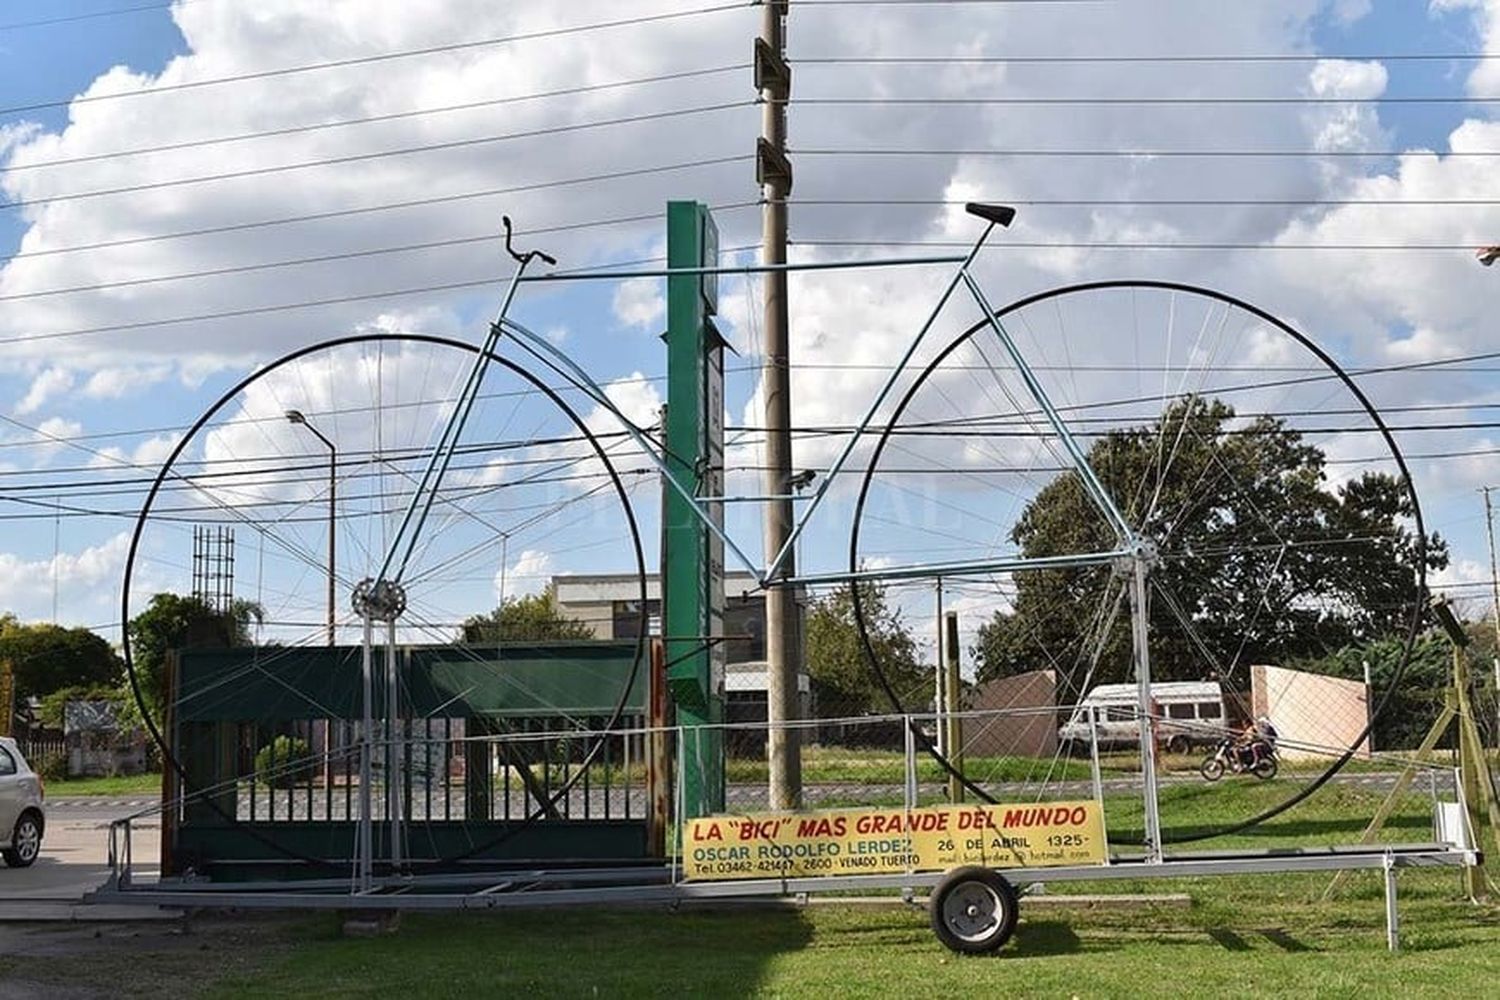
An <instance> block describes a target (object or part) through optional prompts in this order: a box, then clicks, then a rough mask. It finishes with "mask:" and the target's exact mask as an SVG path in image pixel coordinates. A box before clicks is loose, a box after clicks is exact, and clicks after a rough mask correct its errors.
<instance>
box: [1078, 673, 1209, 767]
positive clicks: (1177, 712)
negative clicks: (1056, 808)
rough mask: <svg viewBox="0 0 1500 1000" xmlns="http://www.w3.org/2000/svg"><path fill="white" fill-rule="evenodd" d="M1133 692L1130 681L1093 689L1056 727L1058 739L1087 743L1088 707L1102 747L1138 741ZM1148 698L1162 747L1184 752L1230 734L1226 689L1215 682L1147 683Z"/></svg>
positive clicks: (1135, 700) (1129, 744)
mask: <svg viewBox="0 0 1500 1000" xmlns="http://www.w3.org/2000/svg"><path fill="white" fill-rule="evenodd" d="M1137 691H1138V689H1137V687H1136V685H1134V684H1100V685H1099V686H1097V687H1095V688H1094V689H1093V690H1092V691H1090V692H1089V693H1088V694H1087V695H1086V696H1084V698H1083V699H1082V700H1081V701H1079V702H1078V704H1077V705H1076V706H1074V708H1073V711H1072V714H1071V715H1070V716H1069V717H1068V721H1067V722H1065V723H1063V725H1062V726H1061V727H1060V728H1059V729H1058V731H1057V738H1058V740H1059V741H1060V742H1062V743H1067V742H1069V741H1074V742H1077V743H1080V744H1082V745H1083V746H1084V747H1087V746H1088V742H1089V709H1091V708H1092V709H1093V710H1094V716H1095V720H1096V724H1097V726H1098V731H1099V745H1100V746H1113V747H1119V746H1136V745H1138V744H1139V743H1140V735H1141V732H1140V728H1139V725H1138V723H1137V714H1138V713H1137V704H1138V702H1137V697H1138V695H1137ZM1151 700H1152V701H1153V702H1154V703H1155V706H1156V708H1155V711H1156V713H1157V714H1158V717H1159V718H1160V720H1161V721H1160V722H1159V724H1158V726H1157V732H1158V734H1159V735H1160V740H1161V745H1162V746H1165V747H1166V748H1167V749H1168V750H1169V751H1171V752H1172V753H1187V752H1188V751H1189V750H1191V749H1192V748H1193V747H1195V746H1206V745H1212V744H1214V743H1217V742H1218V741H1219V740H1221V739H1223V738H1224V735H1225V734H1226V733H1227V732H1228V728H1229V727H1228V722H1227V720H1226V718H1225V712H1224V690H1223V688H1221V687H1220V686H1219V684H1218V682H1217V681H1161V682H1159V683H1156V684H1152V685H1151Z"/></svg>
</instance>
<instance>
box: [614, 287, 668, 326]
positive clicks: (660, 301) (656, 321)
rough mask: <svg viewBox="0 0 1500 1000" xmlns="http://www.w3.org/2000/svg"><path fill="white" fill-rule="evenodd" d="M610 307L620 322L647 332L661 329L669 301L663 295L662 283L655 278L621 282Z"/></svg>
mask: <svg viewBox="0 0 1500 1000" xmlns="http://www.w3.org/2000/svg"><path fill="white" fill-rule="evenodd" d="M610 305H611V308H612V309H613V310H614V314H615V319H617V320H618V321H619V322H621V323H622V324H624V325H625V326H635V327H640V328H641V329H642V330H647V331H651V330H656V329H657V328H658V327H660V326H661V323H662V319H663V317H665V316H666V314H667V300H666V297H665V296H663V295H662V290H661V282H660V281H658V280H657V279H655V278H632V279H631V280H629V281H623V282H621V283H620V284H619V286H618V287H617V288H616V289H615V296H614V300H613V301H612V302H611V304H610Z"/></svg>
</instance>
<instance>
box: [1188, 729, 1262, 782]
mask: <svg viewBox="0 0 1500 1000" xmlns="http://www.w3.org/2000/svg"><path fill="white" fill-rule="evenodd" d="M1251 754H1252V757H1251V761H1252V762H1251V763H1249V764H1246V763H1245V762H1244V761H1243V760H1242V759H1241V757H1240V747H1238V746H1236V745H1235V742H1234V740H1228V739H1227V740H1224V741H1222V742H1221V743H1220V744H1219V745H1218V746H1217V747H1215V748H1214V752H1213V753H1211V754H1209V755H1208V756H1207V757H1205V758H1204V760H1203V763H1202V764H1199V765H1198V773H1199V774H1201V775H1203V780H1205V781H1218V780H1219V779H1220V778H1222V777H1223V776H1224V772H1226V771H1228V772H1229V773H1230V774H1244V773H1246V772H1249V773H1250V774H1253V775H1255V776H1256V777H1257V778H1260V779H1261V780H1262V781H1264V780H1267V779H1269V778H1274V777H1276V766H1277V765H1276V748H1275V747H1273V746H1272V745H1271V744H1269V743H1264V742H1261V743H1256V744H1255V745H1254V746H1253V747H1252V749H1251Z"/></svg>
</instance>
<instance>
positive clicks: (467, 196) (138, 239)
mask: <svg viewBox="0 0 1500 1000" xmlns="http://www.w3.org/2000/svg"><path fill="white" fill-rule="evenodd" d="M735 159H745V157H729V158H727V159H726V160H725V161H724V162H730V161H732V160H735ZM709 162H718V161H709ZM689 165H699V164H698V163H694V164H689ZM656 169H661V170H668V169H673V168H671V167H662V168H653V169H652V170H645V171H637V172H635V173H631V174H627V175H623V176H636V174H638V173H652V172H654V171H655V170H656ZM612 177H613V175H610V177H609V178H607V179H612ZM527 190H530V188H527ZM516 191H517V189H516V188H509V187H505V188H485V189H484V190H482V191H466V192H463V193H461V194H448V195H436V196H434V197H431V198H414V199H411V200H409V201H393V202H386V203H384V204H380V205H368V206H365V207H362V208H340V209H333V210H331V211H327V212H313V213H309V214H307V215H291V216H283V217H281V218H278V219H261V220H258V221H255V222H236V223H229V224H227V225H222V226H206V227H204V228H201V229H186V230H179V231H177V232H175V233H157V234H154V235H150V236H131V237H126V238H124V239H118V240H105V241H102V242H99V243H81V244H77V245H75V246H69V247H55V248H51V249H42V250H29V251H23V252H21V253H16V254H12V255H11V257H10V258H9V259H10V260H17V259H20V258H23V257H46V256H51V255H53V254H62V253H82V252H85V251H89V250H108V249H113V248H115V247H122V246H132V245H134V244H138V243H157V242H165V241H167V240H180V239H188V238H190V237H195V236H214V235H218V234H220V233H232V232H242V231H244V230H247V229H262V228H268V227H271V226H285V225H292V224H295V223H301V222H320V221H323V220H325V219H339V218H345V217H349V216H356V215H369V214H373V213H376V212H392V211H399V210H401V209H407V208H425V207H428V206H430V205H446V204H451V203H454V202H459V201H472V200H474V199H478V198H493V197H496V196H499V195H503V194H514V193H515V192H516ZM540 231H541V230H536V229H532V230H526V229H517V230H516V233H517V234H523V233H528V232H529V233H536V232H540Z"/></svg>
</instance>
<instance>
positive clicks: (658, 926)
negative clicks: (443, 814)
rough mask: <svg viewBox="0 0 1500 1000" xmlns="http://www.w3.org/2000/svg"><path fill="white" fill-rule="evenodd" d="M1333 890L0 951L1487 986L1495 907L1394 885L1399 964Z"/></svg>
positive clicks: (57, 966)
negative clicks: (973, 949)
mask: <svg viewBox="0 0 1500 1000" xmlns="http://www.w3.org/2000/svg"><path fill="white" fill-rule="evenodd" d="M1327 881H1328V876H1326V875H1299V876H1262V877H1238V878H1233V879H1218V880H1212V879H1195V880H1174V881H1159V882H1156V883H1154V884H1151V885H1145V884H1143V885H1141V886H1138V887H1137V888H1141V889H1150V890H1153V891H1157V892H1186V893H1188V894H1190V895H1191V896H1192V898H1193V906H1192V907H1191V908H1188V909H1183V908H1180V907H1167V906H1159V907H1147V908H1130V909H1112V908H1082V907H1078V908H1063V907H1059V906H1057V905H1048V906H1045V907H1044V906H1042V905H1038V904H1035V903H1032V904H1028V903H1024V902H1023V904H1022V911H1021V912H1022V920H1021V925H1020V927H1019V929H1018V930H1017V933H1016V937H1015V938H1014V939H1013V940H1012V942H1011V943H1010V944H1009V945H1008V946H1007V947H1006V948H1005V949H1004V950H1003V951H1001V952H1000V953H998V954H997V955H995V956H992V957H985V958H962V957H958V956H955V955H952V954H950V953H948V952H947V951H945V950H944V949H943V948H942V947H941V946H940V945H938V944H937V942H936V940H935V939H934V938H933V936H932V933H931V932H930V930H929V929H928V926H927V919H926V915H925V914H924V913H923V912H921V911H919V910H916V909H911V908H902V907H898V906H891V907H879V908H875V907H868V906H866V907H853V906H839V905H828V906H813V907H807V908H805V909H800V910H759V909H757V910H740V911H727V910H724V911H698V910H685V911H681V912H670V911H664V910H660V909H649V910H648V909H643V910H632V911H599V910H590V909H570V910H565V911H556V910H538V911H533V912H521V913H511V914H482V913H473V914H462V915H458V914H455V915H412V914H408V915H407V916H406V917H405V919H404V920H403V923H402V926H401V928H400V930H399V931H398V932H397V933H395V934H393V935H390V936H387V937H383V938H379V939H373V940H371V939H364V940H361V939H345V938H343V937H341V936H340V935H339V932H338V923H337V920H336V919H335V918H334V917H332V916H317V917H294V918H288V919H286V920H284V921H281V922H279V923H274V924H273V923H266V922H265V921H257V922H247V921H245V919H244V918H240V920H238V921H234V922H231V921H229V920H227V919H226V918H210V919H205V920H204V921H202V922H200V923H199V924H198V925H197V926H196V927H195V929H194V931H193V933H192V934H191V935H190V936H189V937H187V938H186V939H184V940H181V941H163V942H158V943H153V942H149V941H148V942H146V943H142V942H141V941H139V940H137V941H135V942H134V943H132V944H131V945H130V949H129V950H128V951H124V950H121V951H118V952H114V953H104V954H101V955H96V956H91V957H90V958H89V960H88V961H84V962H81V961H78V960H77V959H69V958H64V957H51V956H46V957H28V958H26V959H24V960H22V959H7V958H4V957H0V983H3V982H5V981H6V980H7V978H8V977H16V978H17V979H19V978H20V977H24V982H25V985H28V986H34V987H35V988H36V989H37V993H36V995H68V996H93V995H98V996H163V995H175V996H182V997H267V998H270V997H275V998H282V997H286V996H317V997H325V996H327V997H385V996H392V997H403V998H422V997H452V996H465V995H467V996H476V997H490V996H549V997H551V996H562V997H595V996H606V997H637V996H640V997H646V996H690V997H698V996H703V997H761V996H764V997H890V996H897V995H923V996H958V995H968V994H971V993H972V994H975V995H981V994H982V995H986V996H1038V997H1064V998H1066V997H1075V996H1076V997H1135V996H1161V995H1164V994H1165V995H1170V996H1186V997H1219V996H1227V995H1234V996H1254V997H1260V996H1293V995H1295V996H1299V997H1303V996H1341V997H1343V996H1347V997H1360V998H1361V1000H1364V998H1379V997H1402V998H1412V997H1428V996H1431V997H1454V996H1473V997H1479V996H1485V995H1491V994H1492V991H1493V988H1494V984H1495V982H1496V981H1500V929H1497V927H1500V910H1497V909H1496V908H1495V907H1479V906H1474V905H1472V904H1469V903H1466V902H1462V901H1460V900H1458V898H1457V893H1456V888H1457V876H1456V875H1455V874H1454V873H1453V872H1434V871H1409V872H1404V873H1403V874H1402V876H1401V890H1402V897H1401V901H1402V919H1403V927H1404V942H1403V943H1404V950H1403V951H1402V952H1401V953H1399V954H1396V955H1391V954H1388V953H1387V952H1386V950H1385V937H1384V930H1383V927H1384V918H1383V910H1382V902H1381V896H1380V888H1379V879H1378V876H1375V875H1373V874H1369V873H1360V874H1358V875H1356V876H1355V877H1354V878H1352V879H1351V880H1350V881H1349V882H1348V883H1347V884H1346V886H1345V887H1344V888H1343V889H1342V890H1341V891H1340V894H1339V896H1338V897H1337V898H1336V899H1335V900H1334V901H1332V902H1329V903H1321V902H1318V896H1319V895H1320V893H1321V892H1322V889H1323V888H1324V886H1326V884H1327ZM1052 891H1053V892H1061V891H1064V890H1063V889H1062V888H1061V887H1057V886H1054V887H1052ZM1069 891H1071V890H1069ZM221 948H223V949H225V953H224V954H221V953H220V951H221ZM65 987H66V989H64V988H65ZM91 989H93V990H97V991H98V992H97V993H95V992H89V991H90V990H91ZM68 990H72V991H74V992H68ZM80 990H81V992H80ZM0 992H3V990H0Z"/></svg>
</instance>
